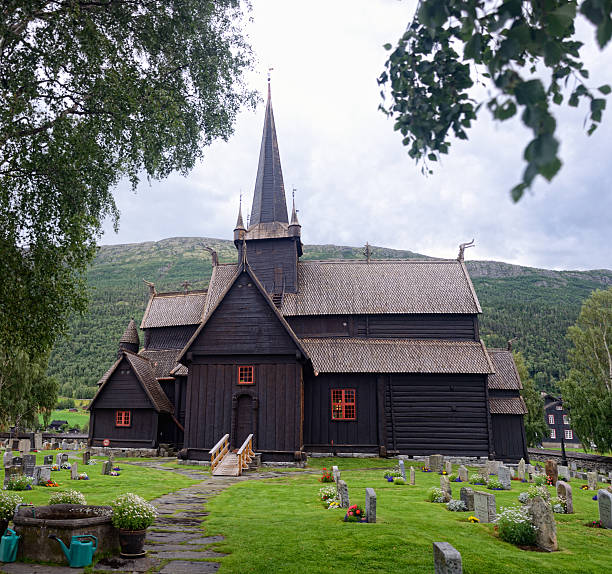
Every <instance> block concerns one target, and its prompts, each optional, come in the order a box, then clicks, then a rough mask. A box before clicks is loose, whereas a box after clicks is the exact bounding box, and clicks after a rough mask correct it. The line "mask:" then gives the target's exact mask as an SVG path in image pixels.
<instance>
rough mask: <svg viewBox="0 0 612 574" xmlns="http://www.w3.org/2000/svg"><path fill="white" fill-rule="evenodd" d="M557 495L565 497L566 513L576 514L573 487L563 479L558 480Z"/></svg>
mask: <svg viewBox="0 0 612 574" xmlns="http://www.w3.org/2000/svg"><path fill="white" fill-rule="evenodd" d="M557 496H562V497H563V498H565V505H566V510H565V512H566V514H574V499H573V498H572V487H571V486H570V485H569V484H567V482H563V481H562V480H558V481H557Z"/></svg>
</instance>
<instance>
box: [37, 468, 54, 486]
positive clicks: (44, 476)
mask: <svg viewBox="0 0 612 574" xmlns="http://www.w3.org/2000/svg"><path fill="white" fill-rule="evenodd" d="M49 480H51V469H50V468H49V467H48V466H41V467H40V474H39V475H38V483H39V484H40V483H42V482H48V481H49Z"/></svg>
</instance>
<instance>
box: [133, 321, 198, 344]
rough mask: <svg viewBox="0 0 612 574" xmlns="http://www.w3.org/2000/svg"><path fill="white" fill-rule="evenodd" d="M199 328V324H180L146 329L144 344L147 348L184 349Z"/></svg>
mask: <svg viewBox="0 0 612 574" xmlns="http://www.w3.org/2000/svg"><path fill="white" fill-rule="evenodd" d="M197 328H198V326H197V325H180V326H178V327H153V328H149V329H145V336H144V341H145V343H144V346H145V347H146V348H147V349H182V348H183V347H184V346H185V345H186V344H187V343H188V342H189V339H191V337H192V335H193V334H194V333H195V332H196V329H197Z"/></svg>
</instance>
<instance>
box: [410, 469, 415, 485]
mask: <svg viewBox="0 0 612 574" xmlns="http://www.w3.org/2000/svg"><path fill="white" fill-rule="evenodd" d="M415 478H416V476H415V472H414V466H411V467H410V484H411V485H412V486H414V485H415V484H416V480H415Z"/></svg>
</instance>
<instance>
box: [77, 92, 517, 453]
mask: <svg viewBox="0 0 612 574" xmlns="http://www.w3.org/2000/svg"><path fill="white" fill-rule="evenodd" d="M234 243H235V246H236V251H237V261H236V263H232V264H219V263H218V261H217V258H216V254H215V253H214V252H213V254H212V255H213V273H212V277H211V280H210V284H209V286H208V289H207V290H205V291H183V292H173V293H157V292H156V290H155V288H154V286H152V285H151V286H150V297H149V301H148V304H147V307H146V310H145V313H144V316H143V319H142V323H141V324H140V329H138V328H137V326H136V324H135V323H134V321H133V320H132V321H130V322H129V324H128V326H127V328H126V331H125V333H124V335H123V336H122V337H121V340H120V341H119V350H118V355H117V358H116V360H115V361H114V363H113V364H112V366H111V367H110V368H109V369H108V371H106V373H105V374H104V375H103V376H102V378H101V379H100V381H99V383H98V391H97V393H96V395H95V397H94V398H93V400H92V401H91V404H90V406H89V409H90V413H91V420H90V428H89V444H90V445H91V446H94V447H95V446H103V445H104V446H109V447H110V448H136V449H157V448H158V447H159V446H160V445H162V444H163V445H172V446H173V447H175V448H177V449H181V455H182V456H183V457H185V458H187V459H192V460H209V459H210V454H209V451H210V450H211V448H213V447H214V446H215V444H216V443H217V442H218V441H219V439H220V438H221V437H223V436H224V435H227V434H228V435H229V442H230V445H231V448H233V449H235V448H238V447H239V446H240V445H241V444H242V443H243V441H244V440H245V438H246V437H247V436H249V435H253V448H254V450H256V451H257V452H258V453H261V455H262V459H263V460H264V461H278V462H292V461H301V460H303V459H304V458H305V457H306V456H307V455H308V454H309V453H334V454H340V453H344V454H348V453H353V454H375V455H381V456H393V455H400V454H401V455H407V456H417V455H427V454H433V453H441V454H446V455H449V456H465V457H484V458H491V457H495V458H496V459H498V460H506V461H518V460H519V459H520V458H524V459H525V460H528V455H527V445H526V440H525V431H524V426H523V416H524V415H525V414H526V408H525V403H524V401H523V399H522V398H521V397H520V394H519V391H520V389H521V381H520V379H519V376H518V373H517V371H516V367H515V365H514V360H513V358H512V353H511V352H510V351H509V350H505V349H487V348H486V347H485V345H484V343H483V341H482V340H481V339H480V335H479V323H478V322H479V315H480V314H481V312H482V310H481V307H480V304H479V302H478V297H477V295H476V292H475V291H474V287H473V285H472V281H471V280H470V277H469V274H468V271H467V269H466V265H465V262H464V257H463V248H462V249H460V253H459V256H458V257H457V259H453V260H446V259H426V260H414V259H413V260H377V259H373V258H371V257H370V256H369V253H368V256H367V257H366V258H365V259H364V260H330V261H310V260H309V261H305V260H301V259H300V258H301V256H302V242H301V226H300V223H299V221H298V216H297V211H296V208H295V201H294V202H293V205H292V210H291V217H289V212H288V209H287V202H286V197H285V190H284V184H283V174H282V170H281V162H280V153H279V147H278V142H277V137H276V129H275V124H274V115H273V112H272V101H271V96H270V86H269V84H268V98H267V104H266V110H265V118H264V128H263V136H262V141H261V149H260V154H259V164H258V167H257V176H256V181H255V190H254V195H253V204H252V210H251V217H250V220H249V222H248V225H247V226H245V224H244V220H243V217H242V213H241V210H239V213H238V220H237V223H236V226H235V229H234Z"/></svg>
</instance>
